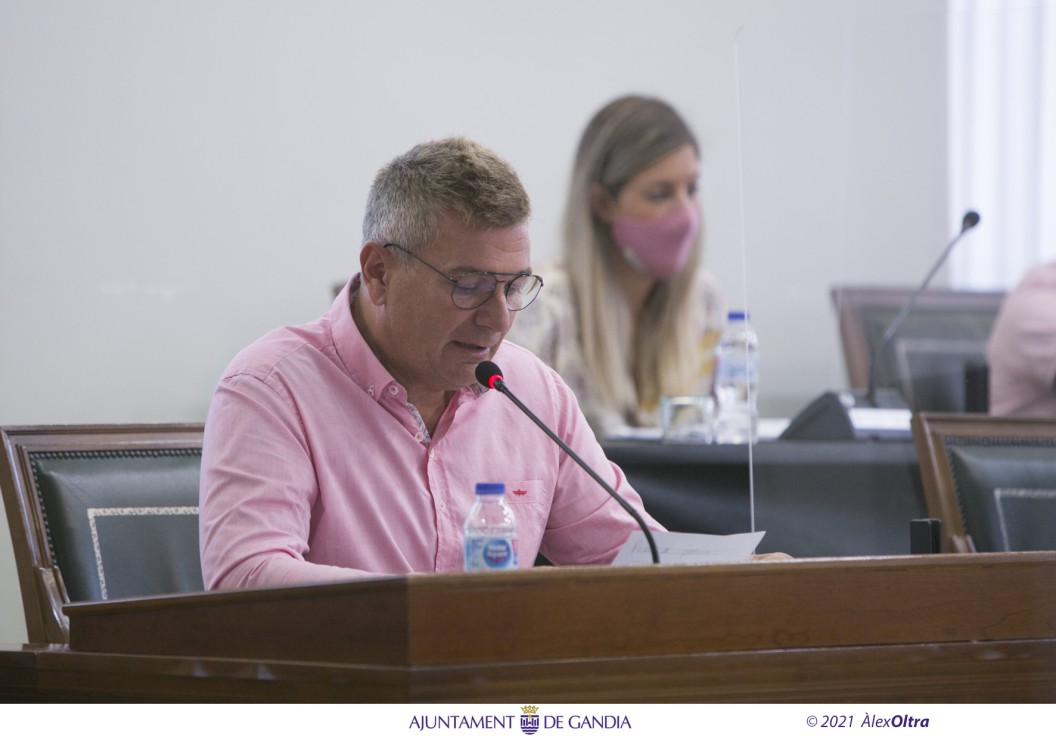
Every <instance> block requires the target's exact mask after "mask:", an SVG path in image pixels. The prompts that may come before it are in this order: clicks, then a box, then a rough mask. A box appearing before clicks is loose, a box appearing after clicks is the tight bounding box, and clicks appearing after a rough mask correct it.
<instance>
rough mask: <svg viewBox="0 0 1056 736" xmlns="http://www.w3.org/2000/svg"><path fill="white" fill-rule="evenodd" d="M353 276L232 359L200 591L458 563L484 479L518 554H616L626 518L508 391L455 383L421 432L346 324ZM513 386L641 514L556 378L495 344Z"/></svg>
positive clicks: (525, 558) (213, 432)
mask: <svg viewBox="0 0 1056 736" xmlns="http://www.w3.org/2000/svg"><path fill="white" fill-rule="evenodd" d="M358 285H359V280H358V278H355V279H353V280H352V282H350V284H349V285H348V286H346V287H345V289H344V290H343V291H342V292H341V294H340V295H339V296H338V298H337V300H336V301H335V302H334V305H333V307H332V308H331V309H330V311H329V312H328V313H327V314H325V315H323V316H322V317H321V318H319V319H318V320H316V321H314V322H310V323H308V324H305V325H301V326H298V327H289V328H282V329H279V330H275V331H274V332H272V333H270V334H268V335H266V336H265V337H264V338H262V339H261V340H259V341H257V342H256V343H254V344H253V345H250V346H249V347H248V348H246V349H245V350H243V351H242V352H241V353H240V354H239V355H238V356H237V357H236V358H235V359H234V361H232V363H231V365H230V366H229V367H228V368H227V370H226V372H225V373H224V375H223V377H222V379H221V380H220V383H219V385H218V386H217V389H216V392H215V394H214V395H213V401H212V404H211V405H210V408H209V416H208V419H207V421H206V425H205V443H204V447H203V450H202V478H201V502H200V514H201V515H200V525H201V553H202V573H203V576H204V579H205V584H206V586H207V587H208V588H210V589H212V588H221V587H225V588H226V587H250V586H276V585H286V584H292V583H302V582H317V581H333V580H343V579H349V578H355V577H359V576H363V575H378V574H406V573H411V572H429V571H437V572H440V571H456V570H461V569H462V555H463V551H462V524H463V522H464V520H465V517H466V514H467V513H468V511H469V507H470V505H471V504H472V503H473V500H474V489H475V485H476V483H477V482H478V481H502V482H505V484H506V499H507V502H509V503H510V504H511V506H512V507H513V510H514V513H515V516H516V519H517V531H518V543H519V553H518V564H519V566H520V567H531V566H532V564H533V562H534V560H535V557H536V553H537V552H540V551H541V552H542V553H543V554H544V555H545V556H546V557H547V558H548V559H550V560H551V561H552V562H554V563H555V564H606V563H608V562H611V560H612V558H613V557H614V556H615V554H616V552H617V550H618V549H619V547H620V546H621V545H622V544H623V543H624V541H626V539H627V536H628V534H629V533H630V532H631V531H632V530H634V529H637V528H638V527H637V525H636V523H635V522H634V520H633V519H631V518H630V516H629V515H628V514H627V513H626V512H625V511H624V510H623V509H622V508H620V506H619V505H618V504H617V503H616V501H615V500H613V499H612V498H611V497H609V495H608V494H607V493H606V492H605V491H604V490H602V489H601V488H599V487H598V486H597V484H596V483H595V482H594V481H593V480H592V479H591V478H590V477H589V476H588V475H587V474H586V473H585V472H584V471H583V470H582V469H581V468H580V467H579V466H578V465H576V464H575V463H574V462H573V461H572V460H571V459H570V458H568V457H566V456H565V455H564V453H562V452H561V450H560V449H559V448H558V447H557V445H556V444H555V443H554V442H553V441H552V440H550V439H549V438H548V437H547V436H546V435H545V434H544V433H543V432H542V431H541V430H540V429H539V428H538V427H536V426H535V425H534V424H533V423H532V422H531V420H529V419H528V418H527V417H526V416H524V415H523V414H522V413H521V412H520V411H519V410H518V409H517V407H516V406H514V405H513V403H512V402H511V401H510V400H509V399H508V398H507V397H505V396H503V395H501V394H499V393H498V392H496V391H488V390H484V389H482V388H481V387H478V386H468V387H465V388H463V389H462V390H461V391H459V392H457V393H456V394H455V396H454V398H453V399H452V401H451V403H450V404H449V405H448V407H447V409H446V410H445V412H444V414H443V416H442V417H441V418H440V421H439V423H438V425H437V428H436V431H435V433H434V435H433V436H432V437H431V438H430V437H429V436H428V435H427V433H426V432H425V429H424V427H423V426H422V424H421V422H420V420H419V418H418V415H417V412H415V411H414V410H413V407H411V406H410V405H409V404H408V403H407V393H406V391H405V390H404V388H403V387H402V386H401V385H399V384H398V383H396V381H395V380H393V378H392V376H390V375H389V373H388V371H386V370H385V368H384V367H382V365H381V363H380V362H379V361H378V359H377V358H376V357H375V355H374V354H373V352H371V350H370V348H369V347H368V345H367V344H366V342H365V341H364V340H363V338H362V336H361V335H360V333H359V330H358V328H357V327H356V324H355V322H354V321H353V320H352V314H351V310H350V308H349V300H350V295H351V294H354V291H355V290H356V289H357V288H358ZM495 362H496V363H498V365H499V366H501V367H502V369H503V373H504V375H505V377H506V382H507V385H509V387H510V389H511V390H512V391H513V392H514V393H516V394H517V396H518V398H520V399H521V400H522V401H523V402H525V403H526V404H527V405H528V406H529V407H531V408H532V409H533V410H534V411H535V412H536V413H537V414H538V415H539V417H540V418H541V419H542V420H543V421H544V422H546V423H547V424H548V425H549V426H550V427H551V428H552V429H553V430H554V431H555V432H556V433H557V434H558V436H560V437H561V438H562V439H563V440H564V441H565V442H567V443H568V444H569V445H570V446H571V447H572V448H573V449H574V450H575V451H576V452H577V453H578V454H579V455H580V456H581V457H583V459H584V460H586V462H587V463H588V464H589V465H590V466H591V467H592V468H594V469H595V470H596V471H597V472H598V473H599V474H600V475H601V476H602V477H603V478H605V480H606V481H607V482H608V483H609V484H610V485H611V486H612V487H614V488H615V489H616V490H617V491H618V492H619V493H620V494H621V495H622V496H623V497H624V498H625V499H626V500H627V501H629V502H630V503H631V504H633V505H634V507H635V508H636V509H637V510H638V511H639V513H641V514H642V516H643V518H644V519H645V520H646V522H647V523H648V524H649V525H650V526H651V527H652V528H654V529H660V528H661V527H660V526H659V525H658V524H656V522H655V521H653V520H652V519H651V517H649V516H648V514H646V513H645V511H644V509H643V508H642V504H641V499H640V498H639V497H638V495H637V494H636V493H635V491H634V490H633V489H632V488H631V487H630V485H629V484H628V483H627V481H626V479H625V477H624V475H623V473H622V472H621V471H620V470H619V468H617V467H616V466H615V465H613V464H612V463H610V462H609V461H608V460H607V459H606V457H605V455H604V453H603V452H602V449H601V447H600V446H599V445H598V443H597V441H596V440H595V438H594V434H593V432H592V431H591V430H590V428H589V426H588V425H587V423H586V420H585V419H584V418H583V415H582V413H581V412H580V411H579V408H578V406H577V404H576V399H575V396H573V395H572V392H571V391H570V390H569V388H568V387H567V386H566V385H565V384H564V383H563V382H562V381H561V379H560V378H559V377H558V375H557V374H556V373H555V372H554V371H553V370H551V369H550V368H548V367H547V366H546V365H544V364H543V363H542V362H541V361H539V360H538V359H537V358H536V357H535V356H533V355H532V354H531V353H529V352H528V351H526V350H523V349H521V348H519V347H517V346H516V345H512V344H510V343H504V344H503V345H502V347H500V349H499V351H498V354H497V355H496V357H495Z"/></svg>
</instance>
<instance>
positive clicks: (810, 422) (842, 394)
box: [779, 210, 979, 440]
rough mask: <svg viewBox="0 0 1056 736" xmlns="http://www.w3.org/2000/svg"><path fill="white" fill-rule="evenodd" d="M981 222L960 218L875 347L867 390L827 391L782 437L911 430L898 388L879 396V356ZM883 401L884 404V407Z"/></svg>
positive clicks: (868, 434) (814, 437) (900, 433)
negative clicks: (952, 253)
mask: <svg viewBox="0 0 1056 736" xmlns="http://www.w3.org/2000/svg"><path fill="white" fill-rule="evenodd" d="M978 224H979V213H978V212H975V211H973V210H969V211H968V212H966V213H965V214H964V218H963V219H962V220H961V230H960V232H958V233H957V234H956V235H955V236H954V237H953V240H951V241H950V242H949V244H948V245H947V246H946V249H945V250H944V251H943V252H942V255H940V256H939V259H938V260H937V261H936V262H935V265H934V266H932V267H931V270H930V271H928V275H927V276H925V277H924V282H923V283H922V284H921V285H920V287H919V288H918V289H917V290H916V291H914V292H913V294H912V296H911V297H910V299H909V302H908V303H907V304H906V306H905V307H903V308H902V311H900V312H899V313H898V316H896V317H895V319H894V320H893V321H892V322H891V324H890V325H889V326H888V328H887V329H886V330H885V331H884V335H883V337H882V338H881V339H880V342H879V343H877V346H876V348H875V349H874V350H873V351H872V354H871V356H870V361H869V384H868V390H867V391H866V392H865V393H864V394H863V393H862V392H860V391H826V392H825V393H823V394H821V395H820V396H818V397H817V398H816V399H814V400H813V401H811V402H810V403H809V404H807V406H806V407H804V408H803V410H802V411H800V412H799V414H797V415H796V416H795V417H794V418H793V419H792V421H791V422H789V424H788V427H786V428H785V430H784V431H783V432H782V433H781V436H780V437H779V439H783V440H849V439H856V438H874V439H883V438H887V437H892V438H897V437H903V436H905V435H906V434H907V433H908V432H909V409H907V408H906V403H905V401H904V400H903V399H902V396H901V394H899V393H898V391H896V390H895V389H884V401H880V400H878V398H877V391H878V389H877V387H876V382H877V368H878V366H879V364H880V356H881V355H883V353H884V351H885V350H886V349H887V348H888V346H889V345H890V344H891V342H892V341H893V340H894V338H895V335H896V334H897V333H898V330H899V328H900V327H902V323H903V322H905V321H906V317H908V316H909V313H910V312H911V311H912V310H913V306H914V305H915V304H916V303H917V299H918V298H919V297H920V295H921V294H923V293H924V290H925V289H926V288H928V284H929V283H931V279H932V277H933V276H934V275H935V272H936V271H938V270H939V267H940V266H942V264H943V263H944V262H945V261H946V258H947V257H948V256H949V255H950V251H952V250H953V247H954V246H955V245H957V243H958V241H960V239H961V238H962V237H964V235H965V233H967V232H968V231H969V230H971V229H972V228H973V227H975V226H976V225H978ZM881 404H883V405H884V406H883V407H881Z"/></svg>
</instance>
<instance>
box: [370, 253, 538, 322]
mask: <svg viewBox="0 0 1056 736" xmlns="http://www.w3.org/2000/svg"><path fill="white" fill-rule="evenodd" d="M384 247H385V248H396V249H397V250H400V251H402V252H404V253H406V254H407V255H409V256H410V257H411V258H413V259H414V260H416V261H418V262H419V263H421V264H423V265H425V266H426V267H428V268H429V269H431V270H432V271H435V272H436V273H438V274H440V275H441V276H443V277H444V278H445V279H447V280H448V281H450V282H451V303H452V304H454V305H455V306H456V307H458V308H459V309H465V310H470V309H479V308H480V307H482V306H484V305H485V304H487V303H488V301H489V300H490V299H491V298H492V297H493V296H495V289H494V288H492V290H491V293H490V294H488V296H487V298H486V299H485V300H484V301H482V302H481V303H480V304H478V305H476V306H474V307H463V306H462V305H461V304H459V303H458V302H456V301H455V289H457V288H458V282H459V279H461V278H462V277H463V276H491V277H492V278H494V279H495V285H496V286H498V285H499V284H506V286H505V288H504V289H503V290H502V293H503V296H504V297H505V298H506V309H508V310H509V311H511V312H520V311H522V310H523V309H525V308H526V307H529V306H531V304H532V302H534V301H535V299H536V297H537V296H539V292H540V291H542V289H543V277H542V276H539V275H538V274H534V273H531V272H529V271H517V272H515V273H500V272H497V271H464V272H463V273H461V274H459V275H458V276H448V275H447V274H446V273H444V272H443V271H441V270H440V269H439V268H437V267H436V266H434V265H433V264H431V263H429V261H427V260H425V259H424V258H422V257H421V256H419V255H418V254H416V253H413V252H411V251H410V250H408V249H407V248H405V247H404V246H402V245H400V244H399V243H385V245H384ZM499 276H511V277H512V278H508V279H505V280H503V279H500V278H498V277H499ZM522 277H529V278H534V279H535V280H536V281H538V282H539V288H537V289H536V290H535V294H534V295H533V296H532V299H531V301H529V302H528V303H527V304H525V305H523V306H521V307H518V308H517V309H511V308H510V286H511V285H512V284H513V282H514V281H516V280H517V279H519V278H522Z"/></svg>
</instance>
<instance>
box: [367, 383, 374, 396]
mask: <svg viewBox="0 0 1056 736" xmlns="http://www.w3.org/2000/svg"><path fill="white" fill-rule="evenodd" d="M373 395H374V384H373V383H372V384H370V385H369V386H367V396H373Z"/></svg>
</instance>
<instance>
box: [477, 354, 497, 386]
mask: <svg viewBox="0 0 1056 736" xmlns="http://www.w3.org/2000/svg"><path fill="white" fill-rule="evenodd" d="M475 374H476V377H477V382H478V383H480V384H482V385H484V386H487V387H488V388H495V386H494V385H493V384H494V383H495V381H501V380H502V370H501V369H500V368H499V367H498V366H497V365H495V364H494V363H492V362H491V361H490V360H483V361H481V362H480V363H477V370H476V371H475Z"/></svg>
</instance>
